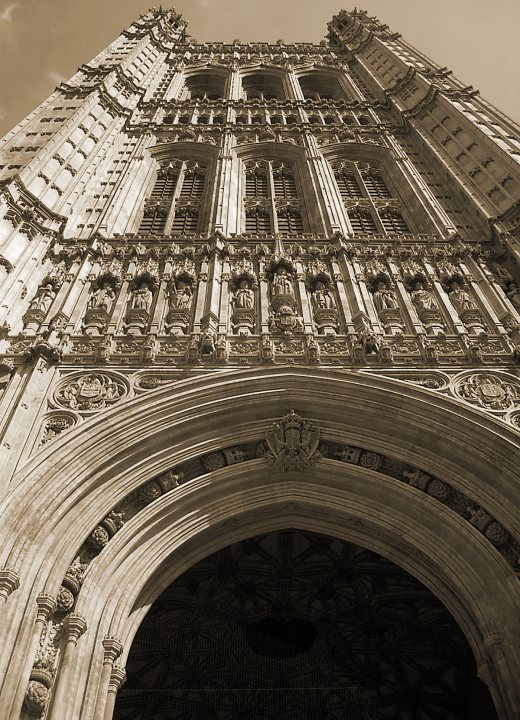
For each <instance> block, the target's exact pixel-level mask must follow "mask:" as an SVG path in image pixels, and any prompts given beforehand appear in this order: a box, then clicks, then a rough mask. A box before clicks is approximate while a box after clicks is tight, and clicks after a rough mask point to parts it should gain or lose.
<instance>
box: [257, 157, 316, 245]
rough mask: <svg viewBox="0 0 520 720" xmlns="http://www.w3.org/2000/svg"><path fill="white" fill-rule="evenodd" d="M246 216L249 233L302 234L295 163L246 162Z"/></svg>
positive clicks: (302, 226) (273, 161)
mask: <svg viewBox="0 0 520 720" xmlns="http://www.w3.org/2000/svg"><path fill="white" fill-rule="evenodd" d="M244 215H245V222H244V226H245V230H246V232H247V233H263V234H269V233H275V232H280V233H283V234H288V235H298V234H301V233H303V231H304V224H303V218H302V212H301V204H300V198H299V189H298V183H297V179H296V177H295V173H294V167H293V165H292V163H290V162H289V161H286V160H284V161H283V162H281V161H277V160H248V161H246V163H245V194H244Z"/></svg>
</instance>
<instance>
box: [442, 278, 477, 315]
mask: <svg viewBox="0 0 520 720" xmlns="http://www.w3.org/2000/svg"><path fill="white" fill-rule="evenodd" d="M449 298H450V300H451V304H452V305H453V307H454V308H455V310H456V311H457V312H458V313H459V314H460V313H463V312H464V311H465V310H476V309H477V305H476V303H475V301H474V300H473V299H472V298H471V297H470V296H469V295H468V293H467V292H466V291H465V290H463V289H462V288H461V286H460V283H459V282H457V281H454V282H452V284H451V290H450V292H449Z"/></svg>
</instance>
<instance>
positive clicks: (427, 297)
mask: <svg viewBox="0 0 520 720" xmlns="http://www.w3.org/2000/svg"><path fill="white" fill-rule="evenodd" d="M410 297H411V298H412V302H413V304H414V305H415V307H416V308H417V310H418V311H419V312H422V311H423V310H437V304H436V303H435V299H434V297H433V294H432V293H431V292H430V291H429V290H427V289H426V288H425V287H424V283H423V282H422V280H417V281H416V282H415V283H414V285H413V290H412V292H411V293H410Z"/></svg>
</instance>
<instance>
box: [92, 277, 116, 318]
mask: <svg viewBox="0 0 520 720" xmlns="http://www.w3.org/2000/svg"><path fill="white" fill-rule="evenodd" d="M115 299H116V295H115V293H114V290H113V288H112V285H111V284H110V282H109V281H108V280H105V281H104V282H103V283H102V284H101V285H100V287H98V288H97V290H95V291H94V292H93V293H92V295H91V296H90V298H89V301H88V307H89V309H92V310H94V309H95V310H104V311H105V312H106V313H109V312H110V310H111V308H112V303H113V302H114V300H115Z"/></svg>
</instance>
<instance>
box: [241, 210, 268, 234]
mask: <svg viewBox="0 0 520 720" xmlns="http://www.w3.org/2000/svg"><path fill="white" fill-rule="evenodd" d="M246 232H248V233H256V234H259V235H262V234H269V233H271V232H272V228H271V218H270V216H269V213H268V212H267V211H261V210H256V209H255V210H250V211H248V212H247V213H246Z"/></svg>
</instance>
